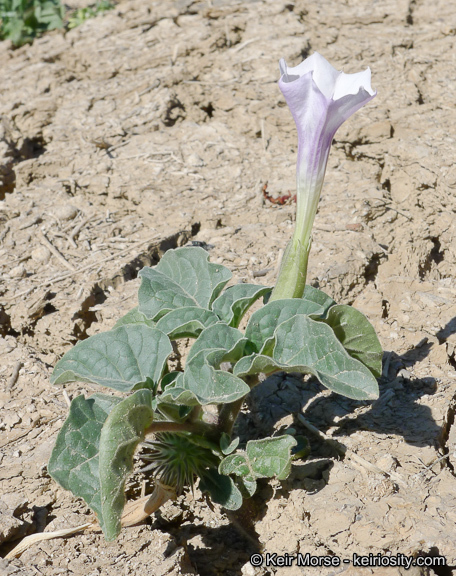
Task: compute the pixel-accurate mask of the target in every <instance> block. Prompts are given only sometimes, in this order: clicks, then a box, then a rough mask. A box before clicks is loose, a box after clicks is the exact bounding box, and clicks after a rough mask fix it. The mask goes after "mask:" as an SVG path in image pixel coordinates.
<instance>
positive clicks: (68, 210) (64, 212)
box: [52, 204, 79, 220]
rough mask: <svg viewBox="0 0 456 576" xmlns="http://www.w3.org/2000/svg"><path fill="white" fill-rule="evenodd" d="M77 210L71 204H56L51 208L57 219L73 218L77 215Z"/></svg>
mask: <svg viewBox="0 0 456 576" xmlns="http://www.w3.org/2000/svg"><path fill="white" fill-rule="evenodd" d="M78 212H79V210H78V209H77V208H76V206H72V205H71V204H62V205H61V206H56V207H55V208H54V209H53V210H52V214H54V216H55V217H56V218H58V219H59V220H73V218H76V216H77V215H78Z"/></svg>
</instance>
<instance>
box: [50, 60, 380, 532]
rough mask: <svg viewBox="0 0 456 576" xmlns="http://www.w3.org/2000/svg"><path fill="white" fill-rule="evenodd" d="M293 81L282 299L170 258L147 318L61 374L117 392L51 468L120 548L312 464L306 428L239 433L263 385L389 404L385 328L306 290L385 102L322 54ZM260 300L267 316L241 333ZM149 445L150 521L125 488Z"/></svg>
mask: <svg viewBox="0 0 456 576" xmlns="http://www.w3.org/2000/svg"><path fill="white" fill-rule="evenodd" d="M280 69H281V78H280V82H279V87H280V89H281V90H282V92H283V94H284V96H285V99H286V101H287V103H288V105H289V107H290V109H291V112H292V115H293V118H294V120H295V122H296V125H297V129H298V140H299V146H298V162H297V188H298V190H297V192H298V193H297V218H296V230H295V232H294V235H293V238H292V240H291V242H290V244H289V246H288V248H287V250H286V252H285V254H284V258H283V262H282V266H281V270H280V273H279V278H278V281H277V284H276V286H275V288H274V289H270V288H267V287H264V286H258V285H254V284H235V285H233V286H229V287H228V288H226V285H227V283H228V282H229V281H230V279H231V273H230V272H229V270H228V269H227V268H225V267H224V266H222V265H220V264H214V263H211V262H210V261H209V257H208V254H207V252H205V251H204V250H203V249H202V248H199V247H184V248H179V249H177V250H169V251H168V252H166V253H165V255H164V256H163V258H162V259H161V260H160V262H159V263H158V264H157V265H156V266H155V267H153V268H144V269H143V270H142V271H141V272H140V276H141V281H142V282H141V286H140V288H139V294H138V302H139V304H138V306H137V307H136V308H134V309H133V310H131V311H130V312H129V313H128V314H126V315H125V316H124V317H123V318H120V320H119V321H118V322H117V324H116V325H115V326H114V328H113V329H112V330H110V331H108V332H104V333H101V334H97V335H95V336H92V337H90V338H88V339H87V340H84V341H81V342H79V343H78V344H77V345H76V346H75V347H74V348H73V349H72V350H70V351H69V352H67V353H66V354H65V356H64V357H63V358H62V359H61V360H59V361H58V362H57V365H56V366H55V370H54V372H53V375H52V382H53V383H54V384H66V383H67V382H74V381H78V382H89V383H91V384H97V385H100V386H102V387H103V388H104V389H111V390H115V391H117V394H116V395H112V394H106V393H98V394H94V395H92V396H90V397H88V398H85V397H84V396H83V395H80V396H77V397H76V398H75V399H74V400H73V401H72V403H71V407H70V411H69V415H68V418H67V420H66V421H65V423H64V425H63V427H62V429H61V431H60V433H59V435H58V437H57V441H56V445H55V448H54V450H53V452H52V456H51V459H50V462H49V466H48V469H49V473H50V474H51V476H52V477H53V478H54V479H55V480H56V481H57V482H59V483H60V484H61V485H62V486H63V487H64V488H66V489H68V490H71V491H72V492H73V494H74V495H76V496H78V497H81V498H83V499H84V501H85V502H86V503H87V504H88V506H89V507H90V508H91V509H92V510H93V511H94V512H95V514H96V516H97V520H98V523H99V525H100V527H101V529H102V530H103V532H104V534H105V537H106V538H107V539H108V540H112V539H114V538H116V536H117V535H118V534H119V532H120V530H121V527H122V525H128V524H129V523H130V524H131V523H134V522H133V521H138V520H140V519H143V518H145V517H147V516H148V515H149V514H150V513H152V512H153V511H155V510H156V509H157V508H158V507H159V506H160V505H161V504H163V503H164V502H165V501H166V500H168V499H170V498H173V497H175V496H176V495H178V494H180V493H181V492H182V491H183V490H184V489H185V487H190V488H193V486H194V484H195V482H198V487H199V489H200V490H201V491H202V492H203V493H208V494H209V496H210V498H211V499H212V501H213V502H217V503H219V504H220V505H222V506H223V507H225V508H227V509H231V510H236V509H238V508H239V507H240V506H241V505H242V502H243V499H244V498H249V497H250V496H252V495H253V494H254V493H255V490H256V487H257V480H258V479H259V478H272V477H275V478H278V479H279V480H280V479H285V478H286V477H287V476H288V475H289V473H290V470H291V462H292V459H293V457H294V456H295V454H296V452H298V453H302V445H301V446H300V442H299V438H295V437H294V436H293V430H289V431H288V432H290V433H285V434H282V435H274V436H272V437H268V438H262V439H256V440H249V441H243V442H242V443H241V442H240V439H239V438H238V437H236V435H235V432H236V428H235V423H236V418H237V416H238V414H239V411H240V409H241V406H242V403H243V401H244V399H245V398H246V396H247V395H248V394H249V392H250V390H251V389H252V388H253V387H254V386H256V385H257V384H258V383H259V381H260V375H263V377H264V375H266V376H267V375H269V374H272V373H273V372H278V371H282V372H300V373H302V374H310V375H313V376H314V377H315V378H317V379H318V380H319V381H320V383H321V384H322V385H323V386H325V387H326V388H328V389H329V390H331V391H333V392H336V393H338V394H342V395H343V396H347V397H349V398H353V399H356V400H372V399H375V398H377V397H378V385H377V378H378V377H379V376H380V373H381V359H382V350H381V347H380V344H379V341H378V338H377V336H376V334H375V331H374V329H373V327H372V326H371V324H370V323H369V322H368V321H367V319H366V318H365V317H364V316H363V315H362V314H361V313H360V312H358V311H356V310H354V309H353V308H351V307H350V306H345V305H338V304H336V303H335V302H334V300H332V298H330V297H329V296H328V295H326V294H325V293H323V292H321V291H320V290H317V289H316V288H313V287H312V286H309V285H306V284H305V280H306V269H307V259H308V255H309V250H310V244H311V230H312V224H313V221H314V217H315V214H316V211H317V204H318V199H319V196H320V191H321V187H322V184H323V178H324V173H325V168H326V163H327V159H328V154H329V149H330V146H331V141H332V138H333V136H334V134H335V132H336V130H337V129H338V127H339V126H340V125H341V124H342V123H343V122H344V120H346V119H347V118H348V117H349V116H350V115H351V114H353V113H354V112H355V111H356V110H357V109H358V108H360V107H361V106H363V104H365V103H366V102H368V101H369V100H370V99H371V98H373V97H374V96H375V92H374V91H373V90H372V88H371V86H370V71H369V69H367V70H366V71H365V72H360V73H358V74H344V73H343V72H338V71H337V70H335V69H334V68H333V67H332V66H331V65H330V64H329V63H328V62H327V61H326V60H325V59H324V58H323V57H322V56H320V55H319V54H317V53H315V54H313V56H311V57H310V58H307V60H305V61H304V62H302V63H301V64H300V65H299V66H297V67H295V68H289V67H288V66H287V65H286V63H285V62H284V61H283V60H282V61H281V62H280ZM260 298H263V302H264V305H263V306H262V307H260V308H258V309H257V310H256V311H255V312H254V313H253V314H251V316H250V318H249V319H248V322H244V323H243V324H245V330H244V331H241V330H240V328H239V326H240V323H241V320H242V318H243V317H244V315H245V314H246V312H247V311H248V310H249V308H250V307H251V306H252V304H253V303H254V302H256V301H257V300H259V299H260ZM181 338H189V339H192V340H193V345H192V347H191V349H190V351H189V354H188V357H187V359H186V361H185V368H184V369H183V370H182V371H174V370H172V369H171V368H170V365H169V357H170V354H171V353H172V351H173V346H172V342H173V341H176V340H179V339H181ZM303 385H305V384H303ZM118 393H122V394H123V395H124V396H121V395H119V394H118ZM139 447H141V449H142V451H141V459H142V460H143V464H144V467H143V469H142V471H143V473H144V474H145V475H149V477H150V479H151V482H152V484H153V487H154V489H153V492H152V494H151V495H150V496H146V497H144V498H142V499H141V513H140V514H139V516H138V515H137V514H134V513H132V508H131V503H129V504H128V505H127V506H126V498H125V482H126V480H127V478H128V476H129V474H131V472H132V471H133V464H134V455H135V452H136V451H137V449H138V448H139ZM300 451H301V452H300ZM133 510H134V508H133ZM132 518H133V520H132Z"/></svg>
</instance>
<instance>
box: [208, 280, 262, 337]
mask: <svg viewBox="0 0 456 576" xmlns="http://www.w3.org/2000/svg"><path fill="white" fill-rule="evenodd" d="M270 291H271V288H267V287H266V286H258V285H256V284H236V285H235V286H230V287H229V288H227V289H226V290H225V292H223V293H222V294H221V295H220V296H219V297H218V298H217V300H215V301H214V304H213V305H212V310H213V311H214V312H215V313H216V314H217V316H218V317H219V318H220V320H223V322H226V323H227V324H228V325H229V326H233V327H234V328H237V327H238V326H239V323H240V321H241V320H242V317H243V316H244V314H245V313H246V312H247V310H248V309H249V308H250V306H252V304H253V303H254V302H256V301H257V300H258V298H260V297H261V296H264V295H265V294H267V293H268V292H270Z"/></svg>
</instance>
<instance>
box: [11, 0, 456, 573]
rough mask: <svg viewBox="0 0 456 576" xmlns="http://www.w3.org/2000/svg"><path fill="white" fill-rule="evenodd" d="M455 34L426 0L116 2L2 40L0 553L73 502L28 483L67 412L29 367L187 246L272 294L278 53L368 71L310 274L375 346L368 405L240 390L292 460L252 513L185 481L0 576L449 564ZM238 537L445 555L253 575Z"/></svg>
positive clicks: (131, 297)
mask: <svg viewBox="0 0 456 576" xmlns="http://www.w3.org/2000/svg"><path fill="white" fill-rule="evenodd" d="M455 22H456V6H455V4H454V3H451V2H450V3H448V2H443V1H442V0H435V1H434V2H426V1H425V0H394V1H392V0H378V1H376V2H367V1H363V0H345V1H343V2H341V1H339V0H321V1H319V2H311V1H310V2H306V1H303V0H296V1H293V0H288V1H282V0H258V1H242V2H240V1H234V0H212V1H208V2H206V1H204V2H203V1H201V2H198V1H192V0H178V1H175V2H172V1H170V0H160V1H148V2H144V0H128V1H125V2H122V3H120V4H118V6H117V7H116V8H115V9H114V10H113V11H111V12H109V13H107V14H105V15H103V16H102V17H98V18H96V19H93V20H90V21H88V22H86V23H85V24H84V25H82V26H81V27H79V28H76V29H74V30H72V31H71V32H69V33H66V34H63V33H61V32H56V33H52V34H49V35H46V36H44V37H42V38H41V39H39V40H37V41H35V42H34V43H33V45H31V46H25V47H23V48H21V49H19V50H12V49H11V46H10V45H9V43H8V42H3V43H0V78H1V83H0V239H1V248H0V264H1V284H0V302H1V306H0V334H1V335H2V336H1V338H0V358H1V361H0V384H1V386H0V403H1V404H0V430H1V434H0V448H1V452H0V481H1V488H0V542H2V543H3V545H2V548H1V550H2V555H4V554H5V553H6V552H8V550H10V549H11V548H12V547H13V546H14V545H15V544H17V542H18V540H19V539H20V538H22V537H23V536H24V535H26V534H30V533H34V532H39V531H43V530H46V531H49V530H55V529H57V528H58V527H69V526H77V525H78V524H81V523H82V522H84V521H85V520H86V518H87V515H88V514H89V511H88V509H87V508H86V507H85V506H84V504H83V503H82V502H80V501H77V500H76V499H74V498H73V497H72V495H71V494H69V493H67V492H65V491H63V490H62V489H60V488H59V487H58V486H57V484H56V483H55V482H54V481H53V480H51V479H50V478H49V476H48V475H47V472H46V463H47V461H48V458H49V454H50V451H51V449H52V446H53V443H54V441H55V437H56V434H57V432H58V430H59V429H60V427H61V425H62V422H63V420H64V418H65V416H66V413H67V410H68V408H67V403H66V401H65V397H64V395H63V393H62V389H61V388H57V387H56V388H53V387H51V385H50V384H49V375H50V372H51V370H52V367H53V365H54V364H55V362H56V360H57V359H58V358H59V357H60V356H61V355H62V354H63V353H64V352H65V351H66V350H68V349H69V348H70V347H71V346H72V345H74V343H75V342H77V341H78V339H81V338H85V337H86V336H87V335H90V334H94V333H96V332H98V331H102V330H106V329H107V328H110V327H111V326H112V325H113V323H114V322H115V321H116V319H117V318H118V317H119V316H121V315H122V314H124V313H125V312H127V311H128V310H129V309H130V308H132V307H133V306H135V304H136V300H135V298H136V290H137V287H138V280H137V278H136V277H137V272H138V270H139V269H140V268H141V267H142V266H143V265H151V264H152V265H153V264H154V263H156V262H157V261H158V260H159V258H160V256H161V255H162V254H163V252H164V251H165V250H167V249H169V248H172V247H176V246H180V245H185V244H186V243H188V242H195V241H198V242H201V243H203V242H204V243H206V244H204V245H205V246H207V248H208V249H209V251H210V254H211V258H212V260H213V261H216V262H223V264H225V265H227V266H229V267H230V268H231V269H232V271H233V273H234V280H233V281H234V282H237V281H242V280H246V281H250V282H252V281H255V282H260V283H264V284H265V285H272V284H273V283H274V279H275V276H276V269H277V263H278V259H279V257H280V252H281V250H282V249H283V248H284V247H285V245H286V242H287V240H288V239H289V238H290V235H291V231H292V227H293V218H294V205H293V204H285V205H282V206H279V205H275V204H273V203H271V202H269V201H267V200H265V199H264V198H263V194H262V187H263V186H264V184H265V183H266V182H268V191H269V192H270V193H271V194H272V195H273V196H280V195H283V194H286V193H287V192H288V190H290V191H294V177H295V176H294V174H295V172H294V163H295V156H296V132H295V127H294V124H293V121H292V119H291V115H290V113H289V111H288V109H287V107H286V106H285V103H284V99H283V97H282V95H281V94H280V91H279V89H278V87H277V84H276V82H277V79H278V66H277V64H278V60H279V58H280V57H285V58H286V59H287V61H288V63H289V64H292V65H295V64H297V63H299V62H300V61H301V59H302V58H303V57H306V56H307V55H309V54H311V53H312V52H313V51H314V50H317V51H319V52H320V53H321V54H323V55H324V56H325V57H326V58H327V59H328V60H329V61H330V62H331V63H332V64H333V65H334V66H335V67H336V68H338V69H343V70H344V71H345V72H358V71H360V70H361V69H364V68H365V67H366V66H370V67H371V68H372V75H373V82H372V83H373V86H374V87H375V88H376V89H377V91H378V96H377V97H376V98H375V99H374V100H373V101H372V102H371V103H369V104H368V105H367V106H366V107H365V108H364V109H363V110H361V111H360V112H358V113H357V114H356V115H355V116H354V117H353V118H352V119H351V120H350V121H349V122H347V123H346V124H345V125H344V126H343V127H342V128H341V129H340V131H339V132H338V133H337V134H336V139H335V142H334V145H333V149H332V152H331V156H330V160H329V165H328V171H327V178H326V183H325V187H324V190H323V196H322V199H321V203H320V208H319V214H318V215H317V219H316V225H315V229H314V242H313V249H312V253H311V265H310V270H309V282H310V283H312V284H313V285H315V286H318V287H320V288H321V289H323V290H325V291H326V292H327V293H329V294H330V295H331V296H333V297H334V298H335V299H336V300H338V301H340V302H343V303H353V304H354V305H355V306H356V307H358V308H359V309H360V310H362V311H363V312H364V313H365V314H366V315H367V316H368V317H369V319H370V320H371V321H372V323H373V324H374V325H375V327H376V329H377V331H378V334H379V336H380V339H381V341H382V344H383V347H384V349H385V357H384V370H383V376H382V379H381V382H380V387H381V396H380V399H379V400H378V401H376V402H374V403H359V402H354V401H350V400H346V399H344V398H342V397H339V396H336V395H334V394H330V393H328V392H326V391H323V389H322V388H321V387H319V386H318V385H317V384H316V383H314V382H312V381H310V382H308V383H307V384H306V385H305V386H304V387H302V380H301V379H299V378H297V377H294V376H290V375H289V376H287V377H285V378H284V377H279V376H275V377H273V378H270V379H268V380H267V381H266V382H265V383H263V384H262V386H260V387H259V388H258V389H256V390H255V394H253V398H251V399H250V401H249V403H248V406H246V409H245V412H244V415H243V419H242V422H241V431H243V433H247V432H248V433H249V434H251V435H253V436H254V435H255V434H260V433H264V432H265V431H269V432H270V431H271V429H273V428H278V427H281V426H283V425H290V424H291V423H294V426H295V427H296V428H297V429H299V430H302V431H303V433H305V434H307V435H308V437H309V440H310V442H311V445H312V454H311V456H310V458H309V459H308V460H307V461H306V462H297V463H296V465H295V466H294V468H293V472H292V475H291V476H290V478H289V479H288V480H287V481H286V482H283V483H282V484H280V483H276V482H271V483H269V484H268V483H265V484H264V485H263V487H262V489H261V491H260V493H259V495H258V497H256V498H255V500H254V506H252V509H251V511H250V515H249V518H248V520H249V521H247V519H246V518H244V519H242V518H241V519H239V518H238V519H237V521H236V518H228V517H227V515H226V514H225V513H224V511H223V510H221V509H219V508H217V507H216V508H214V509H213V510H211V509H210V507H209V506H208V505H207V503H206V501H205V500H204V499H203V498H202V497H201V495H200V494H199V493H198V491H197V492H196V493H195V496H194V497H193V496H192V495H191V494H186V495H184V496H183V497H181V498H180V499H179V500H178V501H177V502H174V503H170V504H168V505H167V506H165V508H164V509H163V510H162V511H161V512H160V513H158V514H157V515H156V516H155V517H154V518H152V519H150V521H149V522H146V523H145V524H144V525H142V526H139V527H136V528H129V529H125V530H124V531H123V532H122V534H121V536H120V538H119V539H118V540H117V541H115V542H113V543H106V542H105V541H104V540H103V538H102V536H101V535H99V534H84V533H82V534H78V535H75V536H73V537H71V538H67V539H64V540H51V541H48V542H44V543H41V544H38V545H36V546H33V547H32V548H30V549H29V550H28V551H26V552H25V553H24V554H23V555H22V556H21V558H19V559H15V560H13V561H11V562H10V563H8V562H7V561H6V560H2V559H0V572H1V571H2V570H3V571H4V573H5V574H20V575H22V574H24V575H25V576H29V575H30V576H31V575H36V574H43V575H45V576H54V575H60V574H85V575H87V576H95V575H99V574H109V575H111V576H121V575H122V576H123V575H128V574H132V575H140V574H146V573H147V574H152V575H153V576H161V575H165V574H167V575H168V574H169V575H172V576H174V575H177V574H201V575H202V576H205V575H213V574H227V575H237V574H242V575H243V576H261V575H263V574H277V575H279V576H285V575H286V576H294V575H295V574H309V575H310V574H312V575H313V574H315V575H317V574H326V573H327V574H329V573H332V574H337V573H344V574H347V575H348V574H350V575H353V576H354V575H360V576H361V575H367V574H378V575H379V576H389V575H394V576H398V575H400V574H402V575H404V574H406V573H408V574H411V575H414V576H416V575H417V574H437V575H442V576H446V575H448V574H451V573H452V570H451V567H456V545H455V543H456V524H455V522H456V479H455V466H456V455H455V452H456V424H455V418H454V415H455V408H456V371H455V367H456V359H455V348H456V336H455V332H456V303H455V296H456V288H455V283H454V280H455V269H454V264H453V263H454V261H455V258H456V241H455V232H456V227H455V220H454V213H455V211H456V199H455V192H456V168H455V161H454V159H455V134H456V113H455V105H456V90H455V86H456V80H455V72H454V71H455V69H456V56H455V54H456V52H455V35H456V28H455V24H454V23H455ZM66 392H67V394H68V396H69V397H70V398H72V397H74V396H75V395H76V394H80V393H85V394H90V393H91V392H92V388H91V387H90V386H88V385H78V384H74V385H71V386H67V387H66ZM301 411H303V414H304V416H305V418H306V419H307V421H309V422H310V423H312V424H313V425H314V426H316V427H317V428H318V429H320V430H321V431H322V432H324V433H326V434H327V435H329V436H330V437H332V438H335V439H337V440H338V441H339V442H341V443H343V444H344V445H345V446H346V447H347V448H348V449H349V451H348V453H347V455H346V457H345V458H340V456H338V454H337V452H336V451H335V450H334V446H333V444H331V442H328V441H323V440H321V439H319V438H318V437H317V436H316V435H314V434H312V433H310V432H308V431H307V430H306V429H305V428H304V427H303V425H302V424H301V422H300V421H299V419H297V414H299V413H300V412H301ZM357 457H361V458H364V459H365V460H366V461H367V462H369V463H371V464H375V465H376V466H378V467H379V468H380V469H381V470H383V471H384V473H383V474H382V473H380V472H378V471H375V469H373V468H369V467H368V466H366V464H360V462H359V458H357ZM140 481H141V478H140V477H139V476H138V477H136V476H135V477H133V478H132V481H131V482H130V488H129V491H130V497H132V498H133V497H135V496H137V495H138V493H139V490H140ZM239 527H243V528H244V532H243V531H242V530H240V528H239ZM253 530H255V531H256V533H257V541H258V542H259V545H261V546H262V547H263V550H264V552H270V553H274V552H276V553H279V554H284V553H289V554H296V553H298V552H300V553H302V554H305V553H307V552H309V553H311V554H313V555H318V556H323V555H326V554H331V555H337V556H340V557H341V558H351V557H352V555H353V554H354V553H356V554H359V555H361V554H369V553H372V554H378V553H381V554H385V553H387V552H390V553H392V554H397V553H402V554H405V555H407V556H410V555H412V556H415V557H417V556H424V557H431V556H436V555H442V556H444V557H445V559H446V563H447V567H446V568H442V567H434V568H426V569H418V568H412V569H411V570H410V571H408V572H405V570H404V569H397V568H394V569H393V568H384V569H378V568H377V569H368V568H364V569H361V568H354V567H353V566H351V565H349V564H347V565H344V564H343V565H342V567H341V568H333V569H331V570H329V569H326V571H325V570H324V569H318V568H298V567H296V566H293V567H286V568H285V567H284V568H277V567H269V568H265V567H262V568H253V567H252V566H251V565H250V564H249V556H250V554H251V553H252V552H254V551H255V546H254V544H253V543H252V541H251V540H250V539H249V538H248V537H247V535H246V534H245V531H247V532H249V533H250V536H253V537H255V534H254V532H253Z"/></svg>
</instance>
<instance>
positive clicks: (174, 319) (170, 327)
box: [157, 306, 219, 340]
mask: <svg viewBox="0 0 456 576" xmlns="http://www.w3.org/2000/svg"><path fill="white" fill-rule="evenodd" d="M218 321H219V319H218V317H217V316H216V315H215V314H214V313H213V312H211V311H210V310H205V309H204V308H196V306H186V307H185V308H178V309H177V310H172V311H171V312H168V314H166V315H165V316H163V317H162V318H161V319H160V320H159V321H158V322H157V329H158V330H161V331H162V332H164V333H165V334H168V337H169V338H170V340H178V339H179V338H198V336H199V334H200V333H201V332H202V331H203V330H204V329H205V328H207V327H208V326H211V325H212V324H215V323H216V322H218Z"/></svg>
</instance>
